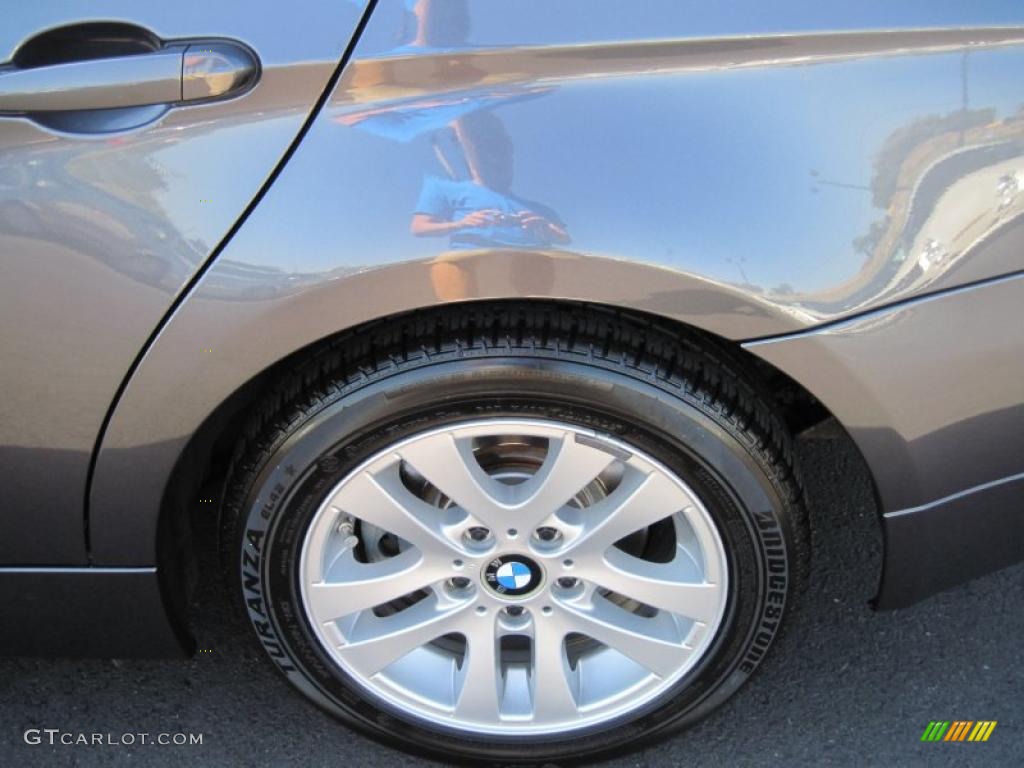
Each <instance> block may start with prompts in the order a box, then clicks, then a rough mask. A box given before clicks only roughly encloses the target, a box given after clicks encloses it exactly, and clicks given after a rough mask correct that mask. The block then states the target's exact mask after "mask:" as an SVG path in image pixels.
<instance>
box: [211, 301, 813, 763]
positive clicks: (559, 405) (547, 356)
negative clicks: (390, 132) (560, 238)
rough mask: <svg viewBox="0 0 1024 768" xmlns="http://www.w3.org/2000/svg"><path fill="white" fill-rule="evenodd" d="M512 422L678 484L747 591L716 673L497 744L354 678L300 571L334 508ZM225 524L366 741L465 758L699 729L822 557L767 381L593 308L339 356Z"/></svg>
mask: <svg viewBox="0 0 1024 768" xmlns="http://www.w3.org/2000/svg"><path fill="white" fill-rule="evenodd" d="M509 414H514V415H517V416H524V415H525V416H531V417H542V418H557V419H558V420H561V421H564V422H571V423H574V424H577V425H580V426H584V427H587V428H589V429H594V430H597V431H601V432H604V433H606V434H610V435H612V436H614V437H616V438H618V439H619V440H622V441H624V442H627V443H630V444H633V445H636V446H637V447H639V448H642V449H643V450H645V451H647V452H648V454H650V455H652V456H654V457H656V458H658V459H659V460H660V461H662V462H663V463H664V464H665V465H667V466H669V467H670V468H671V469H673V470H674V471H675V472H677V473H678V474H679V476H680V477H682V478H683V479H684V480H685V481H686V482H687V483H688V484H690V485H691V487H693V488H694V489H695V490H697V491H698V493H699V494H700V495H701V497H702V498H703V499H704V500H705V504H706V506H707V508H708V511H709V513H710V514H711V516H712V517H713V519H714V521H715V523H716V524H717V526H718V528H719V533H720V535H721V537H722V539H723V541H724V542H725V545H726V548H727V550H728V552H727V557H728V567H729V572H730V595H729V599H728V607H727V611H726V616H725V619H724V620H723V622H722V625H721V628H720V630H719V632H718V635H717V637H716V638H715V640H714V642H713V644H712V646H711V647H710V649H709V650H708V652H707V653H706V654H705V656H704V657H703V659H702V661H701V662H700V663H699V664H698V665H697V666H696V667H695V668H694V669H693V670H692V671H691V672H690V673H689V674H687V675H686V676H685V677H684V678H683V679H682V680H681V681H680V682H679V683H678V684H677V685H676V686H675V687H674V688H672V689H671V690H670V691H669V692H668V693H667V694H666V695H664V696H662V697H661V698H659V699H657V700H655V701H654V702H651V703H650V704H648V705H647V706H646V707H645V708H643V709H642V710H640V711H634V712H632V713H630V714H629V715H628V716H627V717H625V718H624V719H622V720H618V721H614V722H610V723H606V724H602V725H601V726H600V727H595V728H592V729H590V730H589V731H583V732H581V731H579V730H577V731H573V732H571V733H570V734H567V735H565V736H557V735H555V736H547V737H543V738H533V739H531V740H527V741H523V740H522V739H515V740H505V741H502V740H501V739H498V738H495V737H487V738H486V739H484V740H477V739H471V738H469V737H466V736H463V735H459V734H457V733H454V732H452V731H448V730H445V729H443V728H434V727H430V726H428V725H425V724H424V723H422V722H421V721H417V720H414V719H409V718H406V717H403V716H402V715H401V713H398V712H395V711H392V710H391V709H390V708H388V707H387V706H386V705H383V704H382V703H378V702H375V701H371V700H369V699H368V698H367V697H366V695H365V694H364V693H362V692H361V690H362V689H360V688H359V687H358V686H356V685H355V684H354V683H353V682H352V681H351V680H348V679H347V678H346V675H345V673H344V672H343V671H342V670H341V669H340V668H339V667H338V666H337V665H335V664H333V663H332V662H331V661H330V660H329V659H328V657H327V655H326V654H325V653H324V652H323V651H322V650H321V648H320V646H319V644H318V642H317V640H316V639H315V637H314V635H313V634H312V631H311V629H310V627H309V626H308V625H307V621H306V619H305V614H304V611H303V609H302V606H301V601H300V597H299V591H298V590H299V587H298V574H297V570H298V569H297V564H296V561H297V553H298V551H299V547H300V545H301V541H302V537H303V533H304V531H305V527H306V526H307V525H308V524H309V522H310V519H311V517H312V515H313V513H314V512H315V511H316V509H317V507H318V505H319V503H320V501H322V499H323V498H324V494H325V493H326V492H327V491H328V489H330V488H331V487H332V486H333V485H335V484H336V483H337V482H338V481H339V480H340V479H341V478H342V477H343V476H344V475H345V474H346V472H347V471H349V470H350V469H351V468H353V467H354V466H355V465H357V464H358V463H359V462H360V461H361V460H362V459H363V458H365V457H366V456H368V455H371V454H372V453H374V452H376V451H378V450H380V449H382V448H383V447H384V446H385V445H387V444H390V443H392V442H394V441H397V440H399V439H402V438H403V437H406V436H408V435H411V434H415V433H416V432H419V431H422V430H424V429H427V428H430V427H432V426H435V425H439V424H442V423H451V422H453V421H458V420H464V419H479V418H481V417H486V416H489V415H494V416H502V415H509ZM224 512H225V514H224V526H223V538H222V549H223V553H224V557H225V563H226V564H227V567H228V571H229V577H230V578H231V579H232V581H233V583H234V586H235V589H236V591H237V593H238V594H239V596H240V597H241V600H242V603H243V605H244V610H245V612H246V613H247V615H248V617H249V619H250V621H251V623H252V625H253V627H254V629H255V631H256V634H257V637H258V638H259V639H260V641H261V642H262V644H263V646H264V648H265V649H266V651H267V653H268V655H269V656H270V658H271V659H272V660H273V661H274V662H275V664H276V666H277V668H278V669H279V670H280V671H281V672H282V673H283V674H284V675H285V676H286V677H287V678H288V679H289V681H290V682H291V683H292V684H293V685H294V686H295V687H296V688H298V689H299V690H300V691H302V692H303V693H304V694H305V695H306V696H308V697H309V698H310V699H312V700H313V701H315V702H316V703H317V704H319V705H320V706H321V707H323V708H324V709H326V710H327V711H328V712H330V713H331V714H333V715H335V716H337V717H338V718H340V719H341V720H343V721H344V722H346V723H348V724H349V725H351V726H353V727H355V728H357V729H359V730H360V731H362V732H363V733H366V734H368V735H370V736H372V737H374V738H376V739H379V740H381V741H383V742H385V743H386V744H388V745H389V746H396V747H400V748H402V749H405V750H408V751H411V752H415V753H418V754H429V755H432V756H434V757H439V758H441V759H444V760H447V761H452V760H472V761H481V760H483V761H494V762H516V763H524V762H526V763H530V762H542V761H547V762H551V761H555V762H565V761H576V760H587V761H592V760H594V759H599V758H604V757H608V756H610V755H611V754H614V753H616V752H620V751H625V750H628V749H630V748H632V747H636V746H639V745H640V744H643V745H649V744H650V743H651V740H652V739H653V738H661V737H664V736H666V735H668V734H671V733H673V732H676V731H678V730H679V729H681V728H683V727H685V726H687V725H689V724H692V723H693V722H695V721H696V720H698V719H699V718H701V717H704V716H705V715H707V714H708V713H709V712H710V711H711V710H712V709H714V708H715V707H716V706H718V705H720V704H721V703H722V702H723V701H725V700H726V699H727V698H728V697H729V696H731V695H732V694H733V693H734V692H735V691H736V690H737V689H738V688H739V687H740V685H742V683H743V682H744V681H745V680H746V679H747V678H748V677H749V676H750V675H751V673H752V672H753V671H754V670H755V669H756V668H757V667H758V665H759V664H760V663H761V661H762V660H763V658H764V656H765V653H766V651H767V650H768V647H769V646H770V645H771V643H772V641H773V640H774V638H775V637H776V635H777V633H778V630H779V628H780V626H781V624H782V621H783V619H784V614H785V613H787V612H788V611H790V610H792V607H793V604H794V598H795V597H796V596H797V594H798V593H799V591H800V588H801V586H802V583H803V581H804V579H805V578H806V573H807V564H808V556H809V553H808V542H809V536H808V527H807V519H806V512H805V508H804V504H803V500H802V493H801V490H800V487H799V483H798V481H797V478H796V475H795V472H794V467H793V458H792V452H791V448H790V440H789V437H788V435H787V433H786V430H785V428H784V427H783V425H782V423H781V421H780V419H779V418H778V417H777V415H776V414H775V413H774V412H773V410H772V408H771V406H770V405H769V402H768V400H767V398H766V397H765V396H764V395H763V394H761V391H760V390H759V386H758V384H757V380H756V376H755V375H754V373H753V372H752V371H748V370H745V369H744V366H743V363H742V361H740V360H738V359H737V358H736V357H735V356H734V355H733V354H732V353H731V352H730V351H729V350H728V349H727V348H725V347H724V345H720V344H718V343H716V342H714V341H713V340H712V339H708V338H704V337H703V336H701V335H694V334H688V335H687V337H686V338H682V337H681V336H680V335H679V334H678V333H676V332H674V331H673V330H672V329H670V328H668V327H666V326H662V325H659V324H657V323H655V322H652V321H650V320H648V319H644V318H640V317H636V316H633V315H629V314H625V313H622V312H616V311H610V310H605V309H601V308H595V307H589V306H583V305H552V304H542V303H533V302H514V303H511V302H503V303H475V304H469V305H461V306H455V307H447V308H442V309H437V310H431V311H426V312H422V313H417V314H413V315H408V316H402V317H397V318H392V319H389V320H387V321H381V322H378V323H376V324H374V325H372V326H369V327H366V328H363V329H361V330H359V331H358V332H354V333H351V334H348V335H346V336H344V337H342V338H339V339H337V340H335V341H333V342H331V343H330V344H329V345H326V346H323V347H322V348H320V349H319V350H318V351H315V352H314V353H311V356H310V357H309V358H308V361H307V362H306V363H305V364H303V365H302V366H301V367H299V368H298V369H297V370H295V372H294V373H293V374H291V375H290V376H288V377H287V379H286V380H284V381H283V382H281V383H280V385H279V386H278V387H277V388H276V389H275V390H274V392H273V393H272V395H271V396H270V397H269V398H268V399H267V400H266V401H265V402H264V403H263V404H262V405H261V406H260V407H259V409H258V412H257V413H256V415H255V418H254V419H253V421H252V423H251V424H250V425H249V427H248V429H247V431H246V434H245V437H244V439H243V440H242V442H241V444H240V446H239V448H238V451H237V452H236V456H235V461H234V463H233V468H232V470H231V472H230V476H229V481H228V493H227V496H226V499H225V507H224Z"/></svg>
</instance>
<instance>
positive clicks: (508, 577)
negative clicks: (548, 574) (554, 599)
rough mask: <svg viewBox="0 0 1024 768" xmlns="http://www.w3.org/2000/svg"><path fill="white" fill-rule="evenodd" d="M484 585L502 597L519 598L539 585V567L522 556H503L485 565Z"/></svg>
mask: <svg viewBox="0 0 1024 768" xmlns="http://www.w3.org/2000/svg"><path fill="white" fill-rule="evenodd" d="M483 577H484V583H485V584H486V585H487V586H488V587H490V588H491V590H492V591H494V592H497V593H498V594H499V595H502V596H503V597H521V596H523V595H526V594H529V593H530V592H533V591H534V590H535V589H536V588H537V587H539V586H540V585H541V582H542V581H543V578H544V577H543V574H542V572H541V570H540V566H539V565H537V563H535V562H534V561H533V560H531V559H530V558H528V557H524V556H523V555H503V556H501V557H496V558H494V559H493V560H491V562H489V563H488V564H487V567H486V568H485V569H484V572H483Z"/></svg>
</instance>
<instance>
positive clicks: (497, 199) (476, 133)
mask: <svg viewBox="0 0 1024 768" xmlns="http://www.w3.org/2000/svg"><path fill="white" fill-rule="evenodd" d="M457 133H458V134H459V140H460V143H461V144H462V147H463V150H464V151H465V153H466V160H467V165H468V167H469V169H470V176H471V178H469V179H466V180H453V179H442V178H438V177H436V176H428V177H427V178H426V179H425V180H424V183H423V188H422V190H421V191H420V196H419V200H418V201H417V203H416V209H415V211H414V212H413V217H412V223H411V225H410V230H411V232H412V234H414V235H417V236H420V237H443V236H445V235H448V236H450V238H451V239H450V243H451V247H452V248H453V249H455V248H487V247H492V248H493V247H513V248H544V247H550V246H552V245H555V244H561V243H567V242H569V235H568V233H567V232H566V230H565V225H564V224H563V223H562V222H561V221H560V220H559V218H558V215H557V214H556V213H555V212H554V211H553V210H552V209H551V208H549V207H547V206H546V205H541V204H540V203H537V202H533V201H531V200H526V199H525V198H522V197H519V196H517V195H515V194H513V193H512V192H511V190H510V189H509V187H510V186H511V184H512V141H511V139H510V138H509V136H508V134H507V132H506V131H505V128H504V126H503V125H502V124H501V121H500V120H499V119H498V118H497V117H495V116H494V115H493V114H491V113H490V112H476V113H473V114H469V115H465V116H463V117H462V118H461V119H460V120H459V122H458V125H457Z"/></svg>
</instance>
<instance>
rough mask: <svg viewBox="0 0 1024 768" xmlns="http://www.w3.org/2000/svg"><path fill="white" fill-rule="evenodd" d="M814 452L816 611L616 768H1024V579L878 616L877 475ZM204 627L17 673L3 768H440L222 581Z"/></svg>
mask: <svg viewBox="0 0 1024 768" xmlns="http://www.w3.org/2000/svg"><path fill="white" fill-rule="evenodd" d="M798 449H799V453H800V456H801V459H802V462H803V466H804V470H805V475H806V478H805V480H806V484H807V486H808V489H809V491H810V494H811V498H812V500H813V503H812V517H813V519H814V521H815V531H814V544H815V562H814V567H813V576H812V580H811V585H810V589H809V591H808V593H807V594H806V595H805V596H804V599H803V610H802V612H801V613H800V614H799V615H798V616H797V617H796V621H794V622H793V623H792V624H791V625H790V627H789V631H788V632H786V633H784V634H783V636H782V638H781V641H780V642H779V643H777V644H776V646H775V648H774V649H773V653H772V654H771V656H770V658H769V659H768V660H767V661H766V662H765V664H764V665H763V666H762V668H761V670H760V671H759V672H758V674H757V675H755V677H754V678H753V679H752V680H751V681H750V682H749V683H748V684H747V685H746V687H745V688H744V689H743V690H741V691H740V692H739V694H738V695H737V696H736V697H735V698H734V699H733V700H732V701H731V702H730V703H729V704H727V705H726V706H725V707H723V708H722V709H720V710H719V711H718V712H716V713H715V714H714V715H713V716H712V717H710V718H709V719H707V720H705V721H704V722H703V723H701V724H700V725H698V726H697V727H695V728H694V729H691V730H690V731H688V732H686V733H684V734H681V735H679V736H677V737H675V738H673V739H672V740H670V741H666V742H664V743H661V744H658V745H655V746H651V747H649V748H648V749H646V750H644V751H642V752H639V753H636V754H634V755H631V756H629V757H627V758H622V759H619V760H615V761H612V762H610V763H607V765H608V766H616V767H618V768H625V767H626V766H675V765H679V766H682V765H687V766H689V765H700V766H702V768H711V767H713V766H729V767H730V768H733V767H736V766H761V765H785V766H801V765H815V766H817V765H834V766H847V765H848V766H858V768H860V767H861V766H869V765H870V766H874V765H877V766H914V765H922V766H923V765H927V766H944V765H965V764H966V765H973V766H990V765H991V766H1010V765H1021V764H1022V763H1024V712H1022V709H1024V673H1022V670H1021V661H1022V660H1024V652H1022V642H1021V641H1022V638H1024V610H1021V607H1022V595H1024V566H1017V567H1014V568H1011V569H1009V570H1004V571H1002V572H1000V573H996V574H993V575H991V576H987V577H985V578H982V579H979V580H977V581H975V582H972V583H970V584H967V585H964V586H962V587H959V588H957V589H955V590H952V591H949V592H946V593H944V594H941V595H938V596H936V597H933V598H931V599H930V600H927V601H925V602H923V603H921V604H919V605H916V606H914V607H912V608H909V609H906V610H901V611H895V612H889V613H876V612H874V611H872V610H871V608H870V607H869V605H868V600H869V598H870V597H871V595H872V594H873V592H874V589H875V586H876V584H875V579H876V576H877V573H878V563H879V559H880V550H881V545H880V541H879V539H878V534H877V530H876V525H875V523H874V515H875V509H874V502H873V501H872V498H871V494H870V492H869V490H868V487H867V484H866V482H865V476H864V473H863V470H862V468H861V466H860V465H859V461H858V460H857V459H856V458H855V456H854V455H852V454H851V452H850V451H849V450H847V449H846V448H845V447H844V446H843V445H842V444H841V443H839V442H837V441H835V440H823V439H814V440H801V441H800V443H799V446H798ZM211 561H212V551H208V552H204V560H203V562H205V563H210V562H211ZM196 623H197V626H198V627H199V628H200V629H199V647H200V648H202V649H204V650H203V652H201V653H198V654H196V656H195V657H194V658H193V659H191V660H189V661H173V660H171V661H137V660H120V661H110V660H106V661H103V660H88V661H71V660H39V659H0V766H36V765H39V766H44V765H45V766H52V765H76V766H99V765H128V764H132V765H158V766H164V765H168V766H170V765H175V766H177V765H182V764H184V763H185V762H186V761H197V762H196V764H197V765H201V766H203V767H204V768H205V767H206V766H220V765H253V766H264V765H267V766H270V765H273V766H279V765H284V764H288V763H295V764H297V765H302V766H332V767H333V766H337V765H339V764H343V765H346V766H395V768H399V767H400V768H411V767H412V766H430V765H437V764H436V763H431V762H427V761H421V760H417V759H415V758H411V757H409V756H407V755H404V754H401V753H398V752H394V751H392V750H390V749H388V748H386V747H383V746H380V745H378V744H376V743H374V742H372V741H369V740H367V739H365V738H362V737H361V736H358V735H356V734H354V733H352V732H351V731H349V730H348V729H346V728H345V727H344V726H341V725H339V724H338V723H336V722H335V721H333V720H332V719H331V718H329V717H328V716H326V715H324V714H322V713H321V712H320V711H319V710H317V709H316V708H315V707H313V706H312V705H309V704H307V703H306V702H305V701H304V700H303V699H301V698H300V697H299V696H298V695H297V694H293V693H292V692H291V690H290V689H289V687H288V686H287V684H286V683H285V682H284V681H283V680H282V679H280V678H279V677H278V676H277V675H276V673H275V672H274V671H273V670H272V669H271V667H270V666H269V665H268V664H266V663H265V662H264V661H263V659H262V658H260V656H261V653H262V651H261V650H260V649H259V648H258V647H257V646H256V645H255V643H254V642H253V641H252V640H251V639H250V638H249V636H248V632H249V630H248V628H247V627H246V626H244V625H243V624H241V623H239V621H238V619H237V616H236V614H235V612H234V611H233V610H232V607H231V605H230V604H229V600H228V596H227V594H226V591H225V589H224V588H223V587H222V586H221V585H220V583H219V582H218V581H217V580H215V579H212V578H210V579H208V580H207V582H206V583H204V585H203V588H202V589H201V590H200V591H199V593H198V594H197V597H196ZM7 629H8V628H6V627H3V628H0V631H7ZM53 631H55V632H60V631H61V628H60V627H54V628H53ZM931 720H996V721H997V722H998V725H997V726H996V728H995V730H994V731H993V732H992V735H991V737H990V738H989V740H988V742H986V743H981V744H978V743H967V742H965V743H950V742H938V743H922V742H921V741H920V737H921V734H922V732H923V731H924V729H925V727H926V726H927V725H928V723H929V721H931ZM46 728H50V729H60V731H61V732H63V733H73V734H80V733H84V734H92V733H99V734H104V735H106V734H111V735H112V737H113V739H114V740H115V741H116V740H118V739H120V738H121V737H122V735H123V734H125V733H148V734H150V736H149V739H150V740H152V739H156V738H157V736H158V734H161V733H166V734H178V733H184V734H193V735H194V734H201V735H202V744H193V745H187V744H186V745H180V746H175V745H166V746H163V745H157V744H145V745H141V744H138V743H137V744H135V745H132V746H124V745H116V746H111V745H104V744H90V745H83V744H71V745H62V744H55V745H53V746H50V745H49V744H48V742H47V735H46V733H45V732H41V733H40V734H39V738H40V741H41V743H39V744H26V743H25V736H24V734H25V731H26V730H27V729H46ZM30 738H31V734H30ZM87 738H91V737H87ZM104 738H107V737H106V736H104ZM170 738H173V737H170ZM186 738H187V737H186Z"/></svg>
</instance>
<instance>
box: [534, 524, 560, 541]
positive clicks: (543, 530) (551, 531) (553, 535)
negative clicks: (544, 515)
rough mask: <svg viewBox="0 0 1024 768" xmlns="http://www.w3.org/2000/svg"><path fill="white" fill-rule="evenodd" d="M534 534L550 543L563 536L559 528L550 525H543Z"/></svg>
mask: <svg viewBox="0 0 1024 768" xmlns="http://www.w3.org/2000/svg"><path fill="white" fill-rule="evenodd" d="M534 536H536V537H537V538H538V539H539V540H540V541H543V542H544V543H545V544H550V543H551V542H554V541H558V540H559V539H560V538H562V534H561V532H560V531H559V530H558V529H557V528H552V527H551V526H548V525H545V526H542V527H540V528H538V529H537V530H536V531H534Z"/></svg>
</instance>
